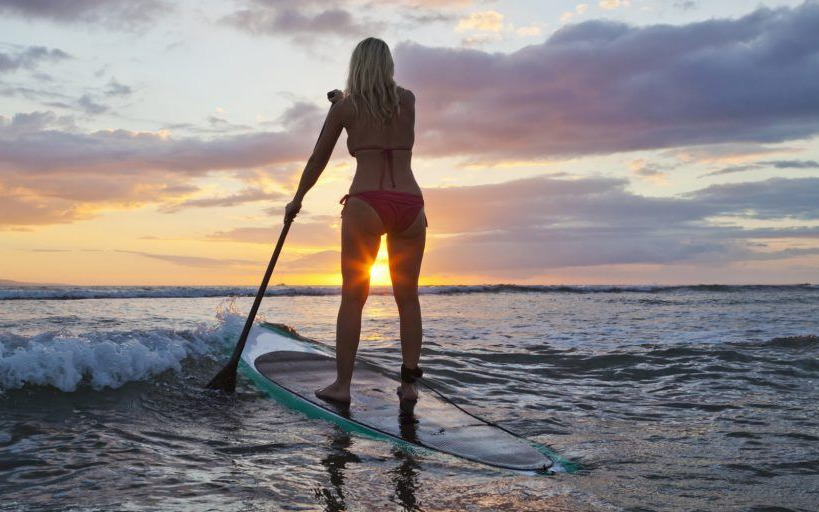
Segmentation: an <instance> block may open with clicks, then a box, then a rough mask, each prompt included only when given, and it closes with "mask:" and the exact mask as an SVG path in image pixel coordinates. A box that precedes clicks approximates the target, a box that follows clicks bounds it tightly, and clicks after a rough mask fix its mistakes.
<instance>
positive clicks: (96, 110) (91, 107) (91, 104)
mask: <svg viewBox="0 0 819 512" xmlns="http://www.w3.org/2000/svg"><path fill="white" fill-rule="evenodd" d="M77 105H79V106H80V108H81V109H82V110H83V111H84V112H85V113H86V114H92V115H96V114H102V113H104V112H107V111H108V106H107V105H103V104H102V103H97V102H96V101H94V100H93V99H92V98H91V95H89V94H83V95H82V97H80V99H79V100H77Z"/></svg>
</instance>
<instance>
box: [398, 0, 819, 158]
mask: <svg viewBox="0 0 819 512" xmlns="http://www.w3.org/2000/svg"><path fill="white" fill-rule="evenodd" d="M816 26H819V3H816V2H805V3H803V4H802V5H800V6H798V7H795V8H787V7H782V8H777V9H768V8H760V9H758V10H756V11H754V12H752V13H750V14H748V15H746V16H743V17H741V18H738V19H713V20H708V21H703V22H697V23H691V24H686V25H678V26H672V25H648V26H630V25H626V24H623V23H618V22H614V21H600V20H596V21H587V22H584V23H579V24H576V25H570V26H566V27H564V28H562V29H560V30H558V31H557V32H555V33H554V34H553V35H552V36H551V37H550V38H549V39H548V40H547V41H545V42H543V43H542V44H537V45H529V46H526V47H524V48H521V49H520V50H517V51H515V52H512V53H506V54H505V53H489V52H483V51H480V50H476V49H462V48H436V47H427V46H423V45H420V44H417V43H412V42H404V43H401V44H399V45H397V46H396V49H395V56H396V71H397V76H398V81H399V82H400V83H402V85H405V86H407V87H409V88H411V89H413V90H414V92H415V93H416V97H417V98H418V106H417V108H418V119H419V125H418V133H417V138H416V141H417V148H418V150H419V152H424V153H426V154H429V155H439V156H449V155H462V154H464V153H469V154H473V155H481V157H482V158H483V159H485V160H487V161H492V160H500V159H505V158H510V157H514V158H518V159H520V158H532V159H535V158H549V157H555V156H574V155H589V154H608V153H616V152H622V151H633V150H646V149H659V148H673V147H683V146H692V145H700V144H717V143H726V142H754V143H775V142H782V141H787V140H796V139H804V138H808V137H812V136H815V135H816V134H817V132H819V88H818V87H816V83H819V59H817V53H819V31H817V30H815V27H816ZM740 84H741V86H739V85H740Z"/></svg>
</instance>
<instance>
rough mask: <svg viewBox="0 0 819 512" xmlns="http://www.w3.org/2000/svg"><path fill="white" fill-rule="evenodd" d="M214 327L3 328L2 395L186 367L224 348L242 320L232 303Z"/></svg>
mask: <svg viewBox="0 0 819 512" xmlns="http://www.w3.org/2000/svg"><path fill="white" fill-rule="evenodd" d="M216 316H217V324H216V325H215V326H211V327H206V326H202V327H199V328H197V329H193V330H179V331H177V330H172V329H152V330H132V331H127V332H89V333H85V334H82V335H70V334H68V333H66V332H44V333H40V334H37V335H35V336H31V337H27V336H20V335H16V334H13V333H8V332H0V394H2V393H3V392H4V391H7V390H13V389H19V388H22V387H24V386H27V385H32V386H53V387H55V388H57V389H59V390H61V391H68V392H70V391H76V390H78V389H80V388H85V387H90V388H92V389H95V390H101V389H105V388H118V387H120V386H122V385H123V384H126V383H128V382H133V381H141V380H147V379H151V378H153V377H155V376H157V375H159V374H161V373H163V372H165V371H168V370H175V371H180V370H181V369H182V363H183V361H185V360H186V359H188V358H198V357H206V356H210V355H212V354H215V353H221V351H224V350H225V349H227V348H229V347H230V346H231V345H232V343H233V342H234V341H235V339H236V337H237V335H238V332H239V331H240V329H241V326H242V324H243V323H244V320H245V319H244V317H243V316H242V315H240V314H238V313H237V312H236V310H235V309H234V307H233V303H232V302H230V303H228V304H226V305H222V306H220V308H219V309H218V310H217V313H216Z"/></svg>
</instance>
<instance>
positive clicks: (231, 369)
mask: <svg viewBox="0 0 819 512" xmlns="http://www.w3.org/2000/svg"><path fill="white" fill-rule="evenodd" d="M331 94H332V91H331V92H329V93H327V97H328V98H329V97H330V96H331ZM333 105H335V103H333ZM333 105H330V109H332V108H333ZM326 126H327V121H326V120H325V122H324V124H323V125H322V126H321V131H320V132H319V136H318V140H316V145H315V146H313V151H315V148H316V146H318V141H319V140H321V135H322V134H323V133H324V128H325V127H326ZM294 217H295V215H292V216H289V217H286V218H285V219H284V226H283V227H282V232H281V234H280V235H279V241H278V242H276V249H275V250H274V251H273V256H271V258H270V263H268V265H267V271H265V273H264V279H262V285H261V286H260V287H259V291H258V292H257V293H256V299H255V300H254V301H253V307H251V308H250V313H249V314H248V315H247V320H245V327H244V329H242V335H241V336H240V337H239V341H238V342H237V343H236V348H234V349H233V355H231V356H230V361H228V363H227V365H225V367H224V368H222V370H221V371H220V372H219V373H218V374H217V375H216V376H215V377H214V378H213V379H211V381H210V382H208V384H207V387H208V388H209V389H221V390H223V391H228V392H230V393H233V392H234V391H235V390H236V371H237V369H238V367H239V359H240V358H241V357H242V351H244V349H245V344H246V343H247V337H248V336H249V335H250V329H251V328H252V327H253V321H254V320H255V319H256V313H257V312H258V311H259V305H261V303H262V298H263V297H264V293H265V291H267V283H268V282H270V276H271V275H273V268H274V267H275V266H276V261H278V259H279V253H281V252H282V246H284V239H285V238H286V237H287V232H288V231H290V225H291V224H292V223H293V218H294Z"/></svg>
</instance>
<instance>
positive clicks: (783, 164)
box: [699, 160, 819, 178]
mask: <svg viewBox="0 0 819 512" xmlns="http://www.w3.org/2000/svg"><path fill="white" fill-rule="evenodd" d="M771 167H773V168H775V169H819V162H817V161H815V160H772V161H767V162H757V163H753V164H747V165H732V166H729V167H724V168H722V169H718V170H716V171H711V172H707V173H705V174H701V175H700V176H699V177H700V178H707V177H711V176H724V175H726V174H735V173H738V172H746V171H754V170H758V169H765V168H771Z"/></svg>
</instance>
